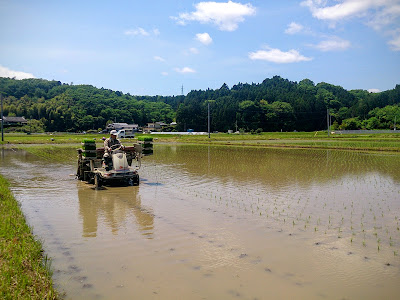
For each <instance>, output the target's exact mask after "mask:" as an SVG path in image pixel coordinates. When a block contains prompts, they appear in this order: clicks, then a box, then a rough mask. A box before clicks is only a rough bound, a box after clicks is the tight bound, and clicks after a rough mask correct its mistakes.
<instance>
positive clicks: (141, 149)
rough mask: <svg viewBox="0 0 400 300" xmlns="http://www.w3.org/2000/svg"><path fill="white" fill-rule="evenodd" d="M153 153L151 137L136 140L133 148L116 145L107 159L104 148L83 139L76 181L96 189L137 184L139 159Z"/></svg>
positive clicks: (92, 141) (79, 152) (79, 151)
mask: <svg viewBox="0 0 400 300" xmlns="http://www.w3.org/2000/svg"><path fill="white" fill-rule="evenodd" d="M151 154H153V138H151V137H146V136H141V137H138V143H136V144H134V145H133V146H128V147H121V145H115V146H114V147H113V148H112V151H111V153H110V156H109V157H108V158H107V157H106V158H105V157H104V148H96V143H95V141H94V140H88V139H86V140H83V141H82V148H81V149H78V170H77V173H76V176H77V178H78V179H79V180H83V181H86V182H88V183H92V184H94V185H95V187H96V189H98V188H100V187H101V186H103V185H139V174H138V170H139V169H140V166H141V159H142V158H143V157H144V156H146V155H151Z"/></svg>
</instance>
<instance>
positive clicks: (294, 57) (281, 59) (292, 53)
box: [249, 48, 312, 64]
mask: <svg viewBox="0 0 400 300" xmlns="http://www.w3.org/2000/svg"><path fill="white" fill-rule="evenodd" d="M249 58H250V59H252V60H265V61H270V62H274V63H277V64H287V63H295V62H300V61H309V60H312V58H310V57H305V56H303V55H301V54H300V53H299V52H298V51H296V50H294V49H292V50H289V51H287V52H283V51H281V50H279V49H273V48H268V49H266V50H258V51H256V52H250V53H249Z"/></svg>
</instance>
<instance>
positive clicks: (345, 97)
mask: <svg viewBox="0 0 400 300" xmlns="http://www.w3.org/2000/svg"><path fill="white" fill-rule="evenodd" d="M0 93H2V95H3V97H4V115H5V116H7V115H9V116H24V117H25V118H27V119H32V120H36V122H40V124H42V126H43V129H44V130H46V131H71V132H75V131H81V130H88V129H95V130H97V129H98V128H104V127H105V125H106V123H108V122H113V121H118V122H127V123H138V124H139V125H145V124H146V123H147V122H155V121H163V122H166V123H169V122H172V121H174V120H176V122H177V123H178V127H177V130H180V131H181V130H187V129H193V130H196V131H206V130H207V107H208V105H210V108H211V127H212V130H217V131H227V130H229V129H231V130H236V129H242V130H244V131H281V130H282V131H293V130H297V131H314V130H321V129H326V115H327V109H329V112H330V114H331V116H332V119H333V127H334V129H361V128H366V129H380V128H385V129H388V128H393V127H394V126H395V123H396V120H397V122H400V106H399V105H400V85H396V87H395V88H394V89H392V90H388V91H384V92H380V93H369V92H368V91H365V90H350V91H347V90H345V89H344V88H342V87H340V86H335V85H332V84H329V83H325V82H321V83H318V84H315V83H314V82H312V81H311V80H309V79H304V80H302V81H300V82H293V81H289V80H287V79H283V78H281V77H279V76H274V77H273V78H267V79H265V80H264V81H263V82H262V83H259V84H255V83H252V84H248V83H238V84H236V85H234V86H232V87H231V88H230V87H228V86H227V85H226V84H223V85H222V86H221V88H219V89H215V90H212V89H207V90H193V91H191V92H190V93H188V94H187V95H186V96H167V97H165V96H132V95H130V94H129V93H128V94H124V93H122V92H120V91H112V90H109V89H104V88H96V87H93V86H91V85H69V84H63V83H61V82H59V81H48V80H43V79H24V80H15V79H10V78H0Z"/></svg>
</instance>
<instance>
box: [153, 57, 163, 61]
mask: <svg viewBox="0 0 400 300" xmlns="http://www.w3.org/2000/svg"><path fill="white" fill-rule="evenodd" d="M153 58H154V60H158V61H161V62H165V59H164V58H162V57H161V56H154V57H153Z"/></svg>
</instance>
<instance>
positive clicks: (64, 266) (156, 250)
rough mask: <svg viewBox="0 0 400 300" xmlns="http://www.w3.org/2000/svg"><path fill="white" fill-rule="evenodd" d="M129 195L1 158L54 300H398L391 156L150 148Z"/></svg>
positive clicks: (396, 159) (47, 167)
mask: <svg viewBox="0 0 400 300" xmlns="http://www.w3.org/2000/svg"><path fill="white" fill-rule="evenodd" d="M154 153H155V154H154V155H153V156H150V157H146V158H145V160H144V161H143V167H142V169H141V170H140V176H141V179H142V181H141V184H140V186H138V187H120V188H119V187H109V188H107V189H104V190H98V191H96V190H94V189H93V186H92V185H88V184H85V183H82V182H78V181H76V180H75V179H74V176H70V175H71V174H73V173H74V172H75V166H74V165H73V164H71V165H69V164H67V165H65V164H64V165H63V164H56V165H55V164H49V163H48V162H43V161H40V160H39V159H37V158H35V157H34V156H32V155H29V154H28V153H26V152H23V151H12V150H4V149H3V151H2V154H1V159H0V167H1V169H0V172H1V173H2V174H3V175H5V176H6V177H7V178H9V179H10V181H11V185H12V190H13V192H14V194H15V196H16V198H17V199H18V200H19V201H20V202H21V205H22V209H23V211H24V213H25V215H26V217H27V220H28V222H29V223H30V224H31V225H32V226H33V228H34V233H35V234H37V235H39V236H40V237H41V239H42V240H43V241H44V247H45V251H46V253H47V254H48V255H49V256H51V257H52V258H53V264H52V265H53V267H54V280H55V282H56V285H57V287H58V288H59V289H60V290H62V291H65V292H66V293H67V296H66V298H67V299H99V298H103V299H132V298H135V299H156V298H158V299H343V298H345V299H397V297H398V295H399V293H400V286H399V284H398V282H399V280H400V251H399V250H400V226H399V218H400V168H399V166H400V156H395V155H384V154H363V153H356V152H345V151H321V150H288V149H256V148H234V147H218V146H217V147H214V146H213V147H209V146H191V145H172V146H171V145H156V146H155V151H154Z"/></svg>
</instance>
